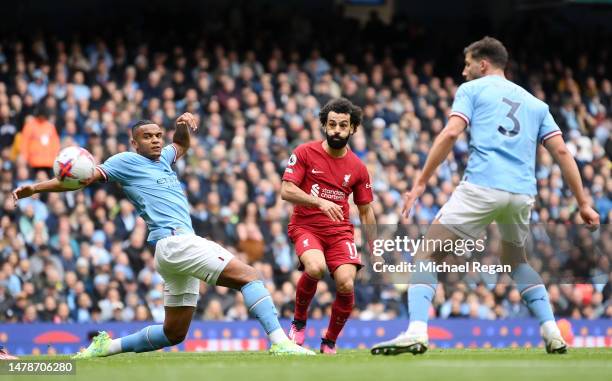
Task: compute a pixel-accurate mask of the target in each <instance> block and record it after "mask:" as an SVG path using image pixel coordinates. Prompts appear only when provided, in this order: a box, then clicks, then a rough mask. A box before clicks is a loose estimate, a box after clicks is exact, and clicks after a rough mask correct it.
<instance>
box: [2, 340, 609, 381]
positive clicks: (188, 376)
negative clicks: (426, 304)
mask: <svg viewBox="0 0 612 381" xmlns="http://www.w3.org/2000/svg"><path fill="white" fill-rule="evenodd" d="M53 358H54V359H60V358H62V359H63V358H66V357H65V356H55V357H53ZM23 359H28V360H32V359H45V360H48V359H50V357H47V356H37V357H23ZM0 379H2V380H16V381H25V380H42V379H55V380H60V379H61V380H66V381H70V380H74V381H76V380H83V381H85V380H87V381H119V380H128V381H139V380H143V381H171V380H172V381H174V380H181V381H183V380H184V381H187V380H198V381H216V380H228V381H259V380H261V381H273V380H274V381H276V380H282V381H293V380H296V381H302V380H304V381H306V380H308V381H323V380H347V381H360V380H368V381H371V380H375V381H382V380H415V381H426V380H441V381H444V380H448V381H460V380H469V381H481V380H482V381H504V380H513V381H516V380H518V381H527V380H538V381H543V380H554V381H561V380H580V381H597V380H606V381H609V380H612V349H610V348H608V349H603V348H602V349H571V350H570V352H569V353H568V354H566V355H548V354H546V353H544V351H543V349H541V348H532V349H445V350H442V349H432V350H430V351H428V352H427V353H426V354H425V355H423V356H413V355H410V354H402V355H399V356H390V357H387V356H372V355H370V353H369V352H368V351H366V350H356V351H348V350H347V351H340V352H339V353H338V355H337V356H323V355H317V356H313V357H272V356H270V355H268V354H267V353H265V352H221V353H162V352H154V353H146V354H134V353H130V354H122V355H118V356H113V357H107V358H99V359H92V360H79V361H78V362H77V363H76V375H64V376H45V377H41V376H7V375H4V376H0Z"/></svg>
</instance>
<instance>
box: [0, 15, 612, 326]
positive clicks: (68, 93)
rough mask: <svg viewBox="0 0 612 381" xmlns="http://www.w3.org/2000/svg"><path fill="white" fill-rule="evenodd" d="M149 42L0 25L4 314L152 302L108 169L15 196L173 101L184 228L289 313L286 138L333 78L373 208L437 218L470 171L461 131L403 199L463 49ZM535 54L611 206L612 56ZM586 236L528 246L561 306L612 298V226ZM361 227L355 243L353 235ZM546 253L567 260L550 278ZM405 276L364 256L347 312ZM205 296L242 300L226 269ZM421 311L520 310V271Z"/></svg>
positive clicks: (558, 219)
mask: <svg viewBox="0 0 612 381" xmlns="http://www.w3.org/2000/svg"><path fill="white" fill-rule="evenodd" d="M304 23H306V22H304V21H302V24H301V25H296V26H294V27H295V28H296V29H299V30H300V31H301V32H300V33H299V34H296V37H295V38H296V39H301V40H303V41H308V40H312V36H311V35H307V28H306V27H307V26H308V25H307V23H306V24H304ZM304 25H306V27H305V26H304ZM377 27H378V29H377ZM365 28H366V32H367V33H368V35H370V36H372V35H376V33H378V34H380V33H383V32H384V31H381V29H380V27H379V25H378V24H377V23H376V22H375V20H371V22H369V23H368V24H367V25H366V27H365ZM368 28H369V29H368ZM305 34H306V35H305ZM383 34H384V33H383ZM150 42H151V44H147V43H140V44H138V45H137V46H131V45H128V44H126V43H125V42H124V41H123V40H121V39H117V40H114V39H113V40H109V39H104V38H97V39H95V40H91V41H79V40H78V39H74V40H61V39H48V38H43V36H39V37H34V38H32V39H24V40H19V39H14V40H9V41H4V42H3V43H2V44H1V45H0V156H1V168H0V170H1V173H0V205H1V208H2V210H1V212H0V215H1V217H0V321H8V322H26V323H28V322H29V323H31V322H55V323H60V322H97V321H143V320H154V321H157V322H161V321H163V316H164V309H163V285H162V279H161V277H160V276H159V274H158V273H157V272H156V271H155V267H154V261H153V253H154V248H153V247H151V246H149V245H147V243H146V235H147V231H146V227H145V224H144V221H143V220H142V219H141V218H140V217H138V216H137V215H135V212H134V207H133V206H132V205H131V204H130V202H129V201H128V200H127V199H126V198H125V196H124V195H123V193H122V191H121V189H120V188H119V187H118V186H117V185H115V184H94V185H92V186H90V187H89V188H87V189H85V190H83V191H77V192H70V193H61V194H60V193H51V194H40V195H36V196H34V197H32V198H30V199H25V200H21V201H19V203H18V205H17V207H15V206H14V202H13V200H12V198H11V194H10V192H11V190H12V189H14V188H15V187H16V186H19V185H22V184H24V183H27V182H32V181H40V180H44V179H47V178H48V177H49V176H50V175H52V172H51V171H50V168H51V166H52V163H53V160H54V158H55V156H56V155H57V153H58V152H59V150H60V148H61V147H66V146H69V145H79V146H83V147H85V148H87V149H88V150H89V151H90V152H91V153H92V154H93V155H94V157H95V158H96V160H97V162H103V161H104V160H105V159H106V158H108V157H109V156H110V155H113V154H116V153H118V152H122V151H125V150H129V149H130V142H129V140H130V132H129V126H130V124H131V123H133V122H135V121H136V120H139V119H143V118H146V119H151V120H153V121H155V122H156V123H158V124H160V125H162V126H164V127H166V128H167V141H170V139H171V136H172V133H173V121H174V119H175V118H176V117H177V116H178V115H180V113H182V112H185V111H189V112H192V113H193V114H195V115H196V117H197V118H198V122H199V124H200V129H199V131H198V133H197V136H196V138H195V139H192V147H191V150H190V151H189V153H188V154H187V155H186V157H185V158H183V159H181V160H180V161H179V162H178V163H177V164H176V170H177V172H178V173H179V175H180V180H181V181H182V183H183V185H184V189H185V192H186V194H187V197H188V200H189V203H190V205H191V218H192V223H193V226H194V229H195V231H196V233H197V234H199V235H201V236H204V237H208V238H210V239H213V240H215V241H217V242H219V243H222V244H223V245H225V246H226V247H228V248H229V249H230V251H232V252H233V253H234V254H235V255H237V256H238V257H239V258H241V259H242V260H244V261H246V262H248V263H251V264H253V265H254V266H255V267H256V269H257V270H259V272H260V273H261V274H262V277H263V279H264V280H265V283H266V285H267V287H268V288H269V289H270V291H271V294H272V295H273V299H274V302H275V303H276V305H277V307H278V309H279V311H280V313H281V315H282V316H284V317H289V318H290V317H292V313H293V305H292V303H293V300H294V295H295V285H296V282H297V279H298V277H299V273H298V272H297V270H296V267H297V266H296V261H297V258H296V256H295V254H294V250H293V247H292V245H291V243H290V241H289V240H288V238H287V235H286V224H287V223H288V219H289V216H290V213H291V205H289V204H288V203H286V202H283V201H282V200H281V199H280V195H279V190H280V184H281V176H282V173H283V170H284V167H285V165H286V163H287V160H288V158H289V156H290V154H291V151H292V149H294V148H295V147H296V146H297V145H299V144H301V143H304V142H308V141H311V140H313V139H323V136H322V132H321V128H320V124H319V119H318V112H319V109H320V108H321V107H322V105H324V104H325V103H326V102H327V101H328V100H329V99H332V98H335V97H339V96H343V97H346V98H348V99H350V100H351V101H352V102H354V103H355V104H357V105H360V106H361V107H362V108H363V113H364V117H363V125H362V127H361V128H359V129H358V131H357V133H356V134H355V135H354V136H353V137H352V138H351V141H350V145H351V147H352V149H353V151H354V152H355V153H356V154H357V155H358V156H359V157H360V158H361V159H362V160H363V161H364V162H365V163H366V165H367V168H368V170H369V172H370V175H371V178H372V183H373V188H374V190H375V197H376V199H375V204H374V205H375V206H374V207H375V212H376V218H377V221H378V223H379V224H382V225H396V224H398V223H404V224H422V225H426V224H429V223H430V222H431V221H432V220H433V218H434V216H435V215H436V213H437V211H438V210H439V209H440V207H441V206H442V205H443V204H444V203H445V201H446V200H447V199H448V198H449V196H450V195H451V193H452V190H453V189H454V187H455V186H456V185H457V184H458V183H459V181H460V180H461V173H462V170H463V169H464V168H465V165H466V158H467V155H468V153H469V152H468V136H467V134H465V135H464V136H462V137H461V138H460V139H459V140H458V142H457V144H456V145H455V147H454V150H453V153H452V154H451V155H450V156H449V158H448V160H447V161H446V162H445V163H444V164H443V165H442V167H441V169H440V170H439V172H438V174H437V177H435V178H434V179H433V180H432V181H431V182H430V183H429V187H428V190H427V192H426V194H425V195H424V196H423V197H422V198H421V200H420V202H419V205H418V207H417V208H416V210H415V214H414V216H413V217H410V218H405V217H400V215H401V213H400V212H401V195H402V194H403V192H404V191H406V190H407V189H408V188H409V187H410V186H411V184H412V181H413V179H414V178H415V174H416V172H417V170H418V169H419V168H420V167H422V165H423V163H424V160H425V158H426V156H427V152H428V150H429V147H430V146H431V143H432V141H433V139H434V137H435V136H436V134H437V133H439V132H440V130H441V129H442V128H443V127H444V124H445V122H446V120H447V117H448V115H449V113H450V107H451V105H452V101H453V95H454V94H455V92H456V90H457V87H458V86H459V85H460V83H461V79H460V78H459V77H458V75H459V73H460V70H461V66H460V62H461V61H460V58H459V60H455V61H457V62H458V64H457V65H456V67H455V68H454V69H453V70H454V72H448V70H446V69H439V67H438V65H437V63H436V62H437V61H435V60H428V59H421V58H407V59H406V58H404V59H402V60H397V59H395V58H394V57H393V56H392V55H387V54H382V55H378V54H377V53H375V52H374V51H367V50H366V51H364V52H363V54H362V55H361V56H360V58H359V60H358V61H356V60H353V59H352V58H351V57H354V55H350V54H344V53H341V52H338V53H337V54H323V53H322V52H321V51H320V50H319V49H318V48H317V46H314V45H313V46H311V47H310V48H309V49H307V50H305V51H304V50H303V49H301V50H299V49H284V48H273V49H270V50H269V51H267V52H266V53H265V54H264V53H258V52H256V50H254V49H249V48H241V49H233V48H230V47H229V46H225V45H214V46H208V45H198V44H196V45H194V46H184V45H181V44H175V45H173V46H171V47H170V48H168V49H162V50H157V49H154V48H153V47H152V46H153V45H154V44H153V43H152V41H150ZM455 55H456V56H457V57H460V55H461V51H457V52H456V54H455ZM527 57H530V54H529V52H521V54H520V55H519V54H517V55H512V50H511V60H512V62H511V65H510V67H509V69H508V72H507V74H508V77H509V78H510V79H512V80H514V81H516V82H517V83H519V84H521V85H523V86H524V87H525V88H527V89H528V90H529V91H530V92H532V93H533V94H534V95H535V96H537V97H538V98H540V99H542V100H544V101H546V102H547V103H549V105H550V106H551V112H552V113H553V115H554V117H555V120H556V121H557V123H558V124H559V126H560V127H561V129H562V131H563V134H564V138H565V140H566V141H567V143H568V145H569V147H570V149H571V151H572V153H573V154H574V156H575V158H576V161H577V163H578V165H579V167H580V171H581V174H582V177H583V181H584V184H585V187H586V189H587V192H588V194H589V195H590V197H591V199H592V202H593V204H594V205H595V207H596V209H597V210H598V211H599V212H600V214H601V218H602V222H603V223H604V224H608V223H609V222H610V219H611V218H612V198H611V197H612V178H611V177H610V171H611V168H612V167H611V164H610V157H611V156H612V155H611V153H612V136H611V133H612V82H611V78H612V73H611V72H610V68H611V67H612V63H611V62H610V57H608V56H604V55H601V56H595V55H592V54H588V53H585V54H580V55H578V56H577V57H575V59H574V60H571V61H567V60H562V59H561V58H555V57H552V58H549V59H544V58H543V59H542V60H541V62H538V63H537V64H536V63H535V62H531V61H529V60H528V58H527ZM538 157H539V163H538V165H537V171H536V172H537V181H538V188H539V195H538V196H537V201H536V205H535V207H534V210H533V215H532V220H533V222H534V223H537V224H539V225H538V226H540V227H542V226H554V227H555V229H557V228H558V229H561V230H558V229H557V230H556V233H557V234H562V235H564V236H567V235H568V234H569V233H568V231H570V230H571V228H570V226H571V224H579V223H580V220H579V216H578V214H577V213H576V209H577V207H576V204H575V202H574V201H573V199H572V197H571V194H570V193H569V191H568V188H567V187H566V186H565V185H564V184H563V181H562V178H561V172H560V170H559V168H558V167H557V166H555V165H554V163H553V162H552V158H551V156H550V155H549V154H548V153H547V152H546V151H545V150H544V149H543V148H540V151H539V152H538ZM353 212H354V213H353V216H354V217H353V223H354V224H355V225H356V226H357V225H358V224H359V219H358V217H357V213H356V211H353ZM542 229H544V230H546V229H545V228H542ZM564 229H565V230H564ZM359 231H360V229H359V227H358V228H357V232H359ZM534 235H535V236H536V237H537V232H536V233H535V234H534ZM544 236H546V234H543V235H540V236H539V237H540V238H542V237H544ZM578 239H579V240H580V244H579V245H574V246H572V244H570V243H569V242H570V240H567V239H566V240H560V241H556V242H552V243H551V242H548V243H549V246H550V249H546V248H544V249H543V250H544V251H546V250H548V256H546V255H545V256H544V257H542V258H535V259H534V261H536V262H537V264H538V265H537V266H536V267H537V268H539V270H541V271H543V272H544V274H545V276H544V278H545V279H546V280H547V281H548V282H549V291H550V296H551V302H552V303H553V305H554V310H555V313H556V314H557V317H564V316H565V317H572V318H581V317H584V318H597V317H608V318H610V317H612V301H611V300H612V298H611V292H612V283H611V281H612V273H611V272H610V263H609V261H610V258H609V255H611V253H612V238H611V234H610V230H609V229H607V228H604V229H602V231H601V235H600V240H599V241H598V245H599V249H598V250H599V251H598V250H595V249H594V244H593V242H592V241H591V242H586V241H588V239H589V238H588V237H586V238H585V237H579V238H578ZM542 240H543V241H546V239H545V238H542ZM549 241H550V239H549ZM537 242H540V241H537ZM564 243H565V244H564ZM357 244H358V247H359V248H360V249H362V248H363V246H364V245H363V241H362V240H360V239H358V242H357ZM602 250H603V251H602ZM559 253H562V254H559ZM602 253H603V254H602ZM364 256H366V254H364ZM585 256H586V257H588V258H589V261H587V262H588V264H586V265H585V264H584V263H585V261H583V260H581V258H584V257H585ZM557 273H563V274H565V275H566V276H568V277H570V278H571V279H572V280H571V281H567V282H566V284H557V283H556V282H553V281H551V279H553V278H554V277H555V274H557ZM570 278H565V279H566V280H567V279H570ZM493 283H495V282H493ZM332 285H333V282H320V283H319V289H318V291H317V295H316V297H315V300H314V301H313V305H312V307H311V311H310V313H311V316H312V317H313V318H317V317H322V316H326V315H328V314H329V312H330V306H331V303H332V301H333V294H332V292H333V289H331V287H332ZM405 295H406V285H393V284H389V283H388V282H384V281H381V280H380V279H378V278H377V275H376V274H374V273H373V272H372V270H371V268H369V267H367V266H366V267H365V268H364V269H363V270H362V271H361V272H360V275H359V277H358V284H357V286H356V307H355V310H354V313H353V317H355V318H360V319H392V318H394V317H402V316H406V315H407V310H406V300H405ZM199 303H200V304H199V306H198V308H197V312H196V314H197V316H196V318H197V319H218V320H244V319H248V314H247V310H246V308H245V306H244V304H243V301H242V299H241V294H240V293H235V292H232V291H229V290H227V289H225V288H222V287H209V286H207V285H205V284H202V285H201V298H200V302H199ZM431 314H432V316H438V317H441V318H452V317H476V318H483V319H493V318H508V317H525V316H529V311H528V310H527V308H526V306H525V305H523V304H522V302H521V300H520V295H519V294H518V291H517V290H516V289H515V288H514V287H513V286H512V285H511V284H508V283H506V282H501V281H500V282H497V284H493V285H488V284H487V283H486V282H482V281H481V282H462V283H460V284H452V285H450V284H447V285H445V284H443V283H442V284H440V286H439V289H438V292H437V294H436V297H435V301H434V308H433V309H432V311H431Z"/></svg>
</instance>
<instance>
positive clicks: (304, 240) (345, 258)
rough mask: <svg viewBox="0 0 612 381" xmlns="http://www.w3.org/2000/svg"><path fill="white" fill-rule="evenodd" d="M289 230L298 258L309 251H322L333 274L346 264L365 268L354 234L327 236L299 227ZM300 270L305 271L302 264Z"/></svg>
mask: <svg viewBox="0 0 612 381" xmlns="http://www.w3.org/2000/svg"><path fill="white" fill-rule="evenodd" d="M288 230H289V231H288V233H289V238H290V239H291V241H292V242H293V244H294V245H295V252H296V254H297V256H298V257H300V256H301V255H302V254H304V252H305V251H307V250H313V249H316V250H321V251H322V252H323V255H324V256H325V263H326V264H327V268H328V269H329V272H330V273H332V274H333V273H334V271H336V269H337V268H338V267H340V266H341V265H345V264H353V265H355V266H357V269H360V268H362V267H363V264H362V263H361V255H360V254H359V252H358V251H357V247H356V246H355V236H354V234H353V232H348V231H345V232H338V233H334V234H325V233H323V232H317V231H314V230H310V229H305V228H302V227H297V226H290V227H289V229H288ZM299 269H300V270H304V266H303V265H302V263H301V262H300V266H299Z"/></svg>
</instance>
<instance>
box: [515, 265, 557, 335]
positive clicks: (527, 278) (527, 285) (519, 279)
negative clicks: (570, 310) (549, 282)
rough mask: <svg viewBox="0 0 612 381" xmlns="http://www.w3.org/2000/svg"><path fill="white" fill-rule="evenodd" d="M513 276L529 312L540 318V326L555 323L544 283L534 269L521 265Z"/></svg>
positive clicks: (516, 268)
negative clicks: (547, 322) (548, 322)
mask: <svg viewBox="0 0 612 381" xmlns="http://www.w3.org/2000/svg"><path fill="white" fill-rule="evenodd" d="M511 276H512V279H514V281H515V282H516V286H517V288H518V290H519V292H520V293H521V297H522V298H523V301H524V302H525V304H527V307H528V308H529V311H531V313H532V314H534V315H535V316H536V317H537V318H538V320H539V321H540V324H542V323H544V322H546V321H550V320H552V321H555V316H554V315H553V311H552V307H551V306H550V300H549V299H548V292H547V291H546V287H544V281H542V278H541V277H540V275H538V273H537V272H536V271H535V270H534V269H533V267H531V266H530V265H529V264H527V263H521V264H519V265H517V266H516V267H515V269H514V271H512V273H511Z"/></svg>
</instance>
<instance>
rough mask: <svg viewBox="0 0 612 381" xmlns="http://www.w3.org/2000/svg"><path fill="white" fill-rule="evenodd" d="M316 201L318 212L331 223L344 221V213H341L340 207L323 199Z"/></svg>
mask: <svg viewBox="0 0 612 381" xmlns="http://www.w3.org/2000/svg"><path fill="white" fill-rule="evenodd" d="M318 201H319V210H320V211H322V212H323V213H325V215H326V216H327V217H329V218H330V219H331V220H332V221H334V222H339V221H342V220H344V213H343V212H342V207H341V206H340V205H338V204H336V203H335V202H331V201H328V200H325V199H323V198H320V199H318Z"/></svg>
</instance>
